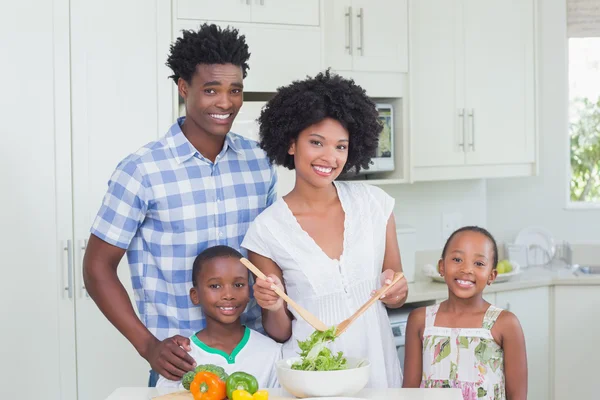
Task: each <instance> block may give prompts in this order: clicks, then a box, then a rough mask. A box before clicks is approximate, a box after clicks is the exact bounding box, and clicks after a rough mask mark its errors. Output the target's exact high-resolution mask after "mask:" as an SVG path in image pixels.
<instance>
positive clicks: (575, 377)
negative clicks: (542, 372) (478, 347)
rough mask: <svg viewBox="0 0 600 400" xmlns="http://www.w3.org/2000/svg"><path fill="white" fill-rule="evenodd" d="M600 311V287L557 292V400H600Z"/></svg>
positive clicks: (555, 391)
mask: <svg viewBox="0 0 600 400" xmlns="http://www.w3.org/2000/svg"><path fill="white" fill-rule="evenodd" d="M580 279H583V278H580ZM599 309H600V287H599V286H557V287H555V288H554V346H553V349H554V398H555V399H556V400H564V399H597V398H598V383H597V382H598V360H599V359H600V347H598V345H597V342H598V332H600V321H599V320H598V317H597V316H598V310H599ZM532 398H533V397H532Z"/></svg>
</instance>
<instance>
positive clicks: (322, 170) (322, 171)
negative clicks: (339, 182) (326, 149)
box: [312, 165, 333, 176]
mask: <svg viewBox="0 0 600 400" xmlns="http://www.w3.org/2000/svg"><path fill="white" fill-rule="evenodd" d="M312 167H313V169H314V170H315V172H316V173H317V174H318V175H321V176H329V175H331V172H332V171H333V168H332V167H321V166H319V165H313V166H312Z"/></svg>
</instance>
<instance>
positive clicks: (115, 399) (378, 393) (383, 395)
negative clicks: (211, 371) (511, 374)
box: [106, 388, 462, 400]
mask: <svg viewBox="0 0 600 400" xmlns="http://www.w3.org/2000/svg"><path fill="white" fill-rule="evenodd" d="M172 390H173V389H156V388H119V389H117V390H115V391H114V392H113V393H112V394H111V395H110V396H108V398H107V399H106V400H149V399H152V398H153V397H157V396H161V395H164V394H167V393H171V392H172ZM351 397H352V398H356V399H369V400H388V399H397V400H462V395H461V392H460V389H364V390H362V391H360V392H359V393H358V394H356V395H354V396H351ZM189 398H190V399H191V396H190V397H189ZM346 398H347V397H346ZM269 399H270V400H293V399H295V398H294V397H293V396H291V395H289V394H287V393H286V392H285V391H284V390H283V389H270V390H269ZM337 399H342V397H338V398H337Z"/></svg>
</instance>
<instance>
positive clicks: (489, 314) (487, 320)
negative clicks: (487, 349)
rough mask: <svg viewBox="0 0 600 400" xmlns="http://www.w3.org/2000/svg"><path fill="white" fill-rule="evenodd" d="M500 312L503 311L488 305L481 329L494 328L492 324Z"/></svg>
mask: <svg viewBox="0 0 600 400" xmlns="http://www.w3.org/2000/svg"><path fill="white" fill-rule="evenodd" d="M502 311H504V310H502V309H501V308H498V307H496V306H493V305H490V306H489V307H488V309H487V311H486V312H485V315H484V316H483V328H484V329H488V330H489V329H492V326H494V323H495V322H496V320H497V319H498V317H499V316H500V313H501V312H502Z"/></svg>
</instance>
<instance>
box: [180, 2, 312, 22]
mask: <svg viewBox="0 0 600 400" xmlns="http://www.w3.org/2000/svg"><path fill="white" fill-rule="evenodd" d="M174 5H175V8H176V11H175V15H176V17H177V18H178V19H195V20H208V21H211V22H215V21H231V22H251V23H268V24H285V25H312V26H318V25H319V0H220V1H218V2H217V1H214V0H176V1H175V2H174Z"/></svg>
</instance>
